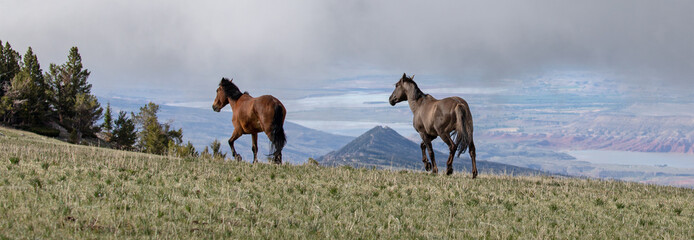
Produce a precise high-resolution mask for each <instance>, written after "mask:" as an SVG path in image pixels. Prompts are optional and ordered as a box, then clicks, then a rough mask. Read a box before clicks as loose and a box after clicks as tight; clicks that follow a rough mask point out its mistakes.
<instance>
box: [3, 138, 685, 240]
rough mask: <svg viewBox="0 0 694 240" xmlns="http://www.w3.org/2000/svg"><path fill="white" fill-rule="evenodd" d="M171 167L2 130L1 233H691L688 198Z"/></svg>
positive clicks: (285, 168) (456, 177)
mask: <svg viewBox="0 0 694 240" xmlns="http://www.w3.org/2000/svg"><path fill="white" fill-rule="evenodd" d="M466 176H468V174H467V173H463V174H459V173H456V174H453V175H452V176H445V175H437V176H433V175H430V174H425V173H422V172H409V171H400V172H393V171H384V170H366V169H354V168H350V167H340V168H326V167H315V166H295V165H282V166H276V165H269V164H256V165H251V164H248V163H236V162H218V161H212V160H205V159H180V158H171V157H163V156H155V155H148V154H141V153H133V152H124V151H115V150H110V149H102V148H94V147H86V146H78V145H71V144H67V143H63V142H59V141H56V140H53V139H50V138H45V137H41V136H37V135H35V134H31V133H26V132H21V131H17V130H11V129H6V128H1V127H0V206H2V207H0V229H1V231H0V239H4V238H20V239H24V238H31V239H33V238H49V239H56V238H60V239H64V238H67V239H74V238H183V239H190V238H233V239H249V238H250V239H258V238H272V239H277V238H300V239H304V238H327V239H333V238H369V239H373V238H379V239H380V238H386V239H388V238H397V239H412V238H427V239H429V238H436V239H440V238H475V239H479V238H495V239H499V238H503V239H507V238H532V239H537V238H597V239H615V238H621V239H641V238H665V239H691V238H694V228H692V227H691V222H692V221H693V220H694V210H692V209H694V202H692V201H691V199H694V190H692V189H684V188H675V187H663V186H654V185H644V184H638V183H628V182H613V181H597V180H587V179H572V178H566V179H565V178H550V177H509V176H499V175H487V174H480V176H479V178H478V179H476V180H471V179H469V177H466Z"/></svg>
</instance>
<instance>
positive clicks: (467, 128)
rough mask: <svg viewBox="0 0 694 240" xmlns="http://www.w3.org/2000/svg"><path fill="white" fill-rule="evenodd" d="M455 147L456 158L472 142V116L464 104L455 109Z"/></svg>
mask: <svg viewBox="0 0 694 240" xmlns="http://www.w3.org/2000/svg"><path fill="white" fill-rule="evenodd" d="M455 115H456V123H455V135H456V137H455V145H456V146H457V147H458V157H460V154H462V153H464V152H465V150H467V148H468V146H469V144H470V143H471V142H472V130H473V128H472V115H471V114H470V110H469V108H467V106H466V105H465V104H458V106H456V107H455Z"/></svg>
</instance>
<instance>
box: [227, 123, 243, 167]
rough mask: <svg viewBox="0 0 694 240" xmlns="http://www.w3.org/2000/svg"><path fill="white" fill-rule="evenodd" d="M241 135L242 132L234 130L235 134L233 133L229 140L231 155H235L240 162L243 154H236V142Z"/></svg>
mask: <svg viewBox="0 0 694 240" xmlns="http://www.w3.org/2000/svg"><path fill="white" fill-rule="evenodd" d="M241 135H242V134H241V132H239V131H237V130H236V129H234V133H232V134H231V138H229V147H231V155H233V156H234V158H235V159H236V161H239V162H240V161H241V154H238V153H236V148H234V141H236V139H239V138H240V137H241Z"/></svg>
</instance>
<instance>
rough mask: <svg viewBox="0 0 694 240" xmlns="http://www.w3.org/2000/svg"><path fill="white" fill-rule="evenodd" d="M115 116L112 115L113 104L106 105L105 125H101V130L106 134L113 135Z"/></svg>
mask: <svg viewBox="0 0 694 240" xmlns="http://www.w3.org/2000/svg"><path fill="white" fill-rule="evenodd" d="M112 118H113V116H112V114H111V103H110V102H109V103H106V113H104V124H102V125H101V129H103V130H104V131H105V132H106V133H111V130H113V119H112Z"/></svg>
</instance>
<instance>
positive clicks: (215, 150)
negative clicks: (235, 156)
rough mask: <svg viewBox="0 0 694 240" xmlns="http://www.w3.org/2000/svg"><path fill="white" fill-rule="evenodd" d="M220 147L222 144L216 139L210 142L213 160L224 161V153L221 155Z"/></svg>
mask: <svg viewBox="0 0 694 240" xmlns="http://www.w3.org/2000/svg"><path fill="white" fill-rule="evenodd" d="M221 146H222V144H221V143H220V142H219V140H217V139H216V138H215V139H214V141H212V143H210V148H211V149H212V157H213V158H215V159H222V160H224V159H225V158H226V157H227V154H226V153H222V151H221Z"/></svg>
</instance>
